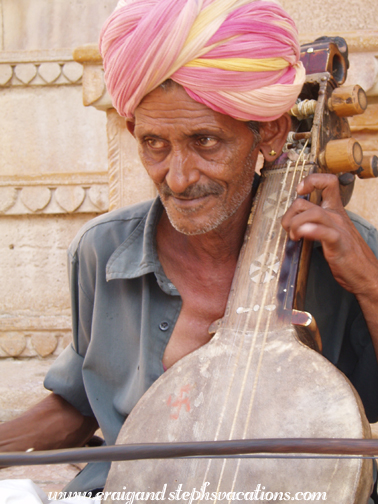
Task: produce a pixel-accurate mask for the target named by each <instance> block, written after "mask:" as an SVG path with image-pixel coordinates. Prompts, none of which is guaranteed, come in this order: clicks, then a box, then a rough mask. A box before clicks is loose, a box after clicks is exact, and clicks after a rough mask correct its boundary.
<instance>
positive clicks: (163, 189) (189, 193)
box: [159, 182, 224, 199]
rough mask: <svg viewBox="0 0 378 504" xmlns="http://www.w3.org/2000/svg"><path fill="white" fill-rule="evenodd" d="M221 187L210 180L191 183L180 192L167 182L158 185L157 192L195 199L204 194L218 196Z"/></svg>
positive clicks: (162, 194)
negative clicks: (206, 182)
mask: <svg viewBox="0 0 378 504" xmlns="http://www.w3.org/2000/svg"><path fill="white" fill-rule="evenodd" d="M223 190H224V189H223V187H222V186H221V185H219V184H217V183H216V182H210V183H209V184H207V185H199V184H193V185H191V186H189V187H187V188H186V189H185V191H183V192H181V193H176V192H174V191H172V189H171V188H170V187H169V186H168V185H167V184H160V185H159V193H160V195H161V196H165V197H169V196H173V197H175V198H181V199H196V198H203V197H204V196H209V195H211V194H213V195H215V196H219V195H220V194H222V193H223Z"/></svg>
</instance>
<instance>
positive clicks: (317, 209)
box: [282, 173, 378, 356]
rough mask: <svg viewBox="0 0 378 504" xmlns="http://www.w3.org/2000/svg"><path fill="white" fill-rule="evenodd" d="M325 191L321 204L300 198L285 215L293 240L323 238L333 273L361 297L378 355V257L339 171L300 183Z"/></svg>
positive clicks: (306, 190) (303, 189) (301, 189)
mask: <svg viewBox="0 0 378 504" xmlns="http://www.w3.org/2000/svg"><path fill="white" fill-rule="evenodd" d="M314 189H318V190H320V191H321V193H322V201H321V204H320V206H318V205H315V204H313V203H311V202H309V201H307V200H304V199H301V198H298V199H296V200H295V201H294V203H293V204H292V205H291V207H290V208H289V210H288V211H287V212H286V214H285V215H284V216H283V218H282V226H283V227H284V229H285V230H286V231H287V232H288V233H289V236H290V238H291V239H292V240H299V239H301V238H308V239H310V240H317V241H320V242H321V244H322V248H323V253H324V257H325V259H326V260H327V262H328V264H329V267H330V268H331V271H332V274H333V276H334V277H335V279H336V280H337V282H338V283H339V284H340V285H341V286H342V287H344V289H346V290H348V291H349V292H352V293H353V294H355V296H356V297H357V299H358V301H359V303H360V306H361V309H362V311H363V313H364V316H365V319H366V322H367V324H368V326H369V330H370V333H371V336H372V339H373V343H374V346H375V350H376V354H377V356H378V310H377V308H376V307H377V306H378V260H377V258H376V257H375V255H374V254H373V252H372V251H371V250H370V248H369V247H368V245H367V244H366V242H365V241H364V240H363V239H362V237H361V235H360V234H359V232H358V231H357V229H356V228H355V226H354V225H353V223H352V221H351V220H350V219H349V217H348V214H347V213H346V211H345V209H344V207H343V205H342V203H341V198H340V191H339V182H338V179H337V177H336V176H335V175H331V174H325V173H316V174H312V175H309V176H308V177H306V178H305V179H304V180H303V181H302V182H301V183H300V184H299V185H298V187H297V193H298V195H300V196H302V195H306V194H310V193H311V192H312V191H313V190H314Z"/></svg>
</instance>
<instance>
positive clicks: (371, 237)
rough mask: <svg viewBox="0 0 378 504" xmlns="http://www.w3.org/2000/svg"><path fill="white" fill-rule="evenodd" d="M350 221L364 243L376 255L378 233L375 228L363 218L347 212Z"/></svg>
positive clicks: (377, 251) (377, 252) (377, 250)
mask: <svg viewBox="0 0 378 504" xmlns="http://www.w3.org/2000/svg"><path fill="white" fill-rule="evenodd" d="M347 213H348V215H349V218H350V220H351V221H352V222H353V224H354V225H355V227H356V228H357V230H358V232H359V233H360V235H361V236H362V238H363V239H364V240H365V241H366V243H367V244H368V245H369V247H370V248H371V249H372V250H373V252H374V253H375V254H376V255H377V254H378V232H377V230H376V228H375V227H374V226H373V224H371V223H370V222H368V221H367V220H366V219H364V218H363V217H360V216H359V215H357V214H355V213H354V212H350V211H349V210H347Z"/></svg>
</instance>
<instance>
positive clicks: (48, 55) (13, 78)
mask: <svg viewBox="0 0 378 504" xmlns="http://www.w3.org/2000/svg"><path fill="white" fill-rule="evenodd" d="M0 54H1V64H0V87H3V88H4V87H5V88H8V87H26V86H61V85H80V84H81V82H82V76H83V67H82V66H81V65H80V64H79V63H77V62H76V61H74V60H73V58H72V55H71V53H70V52H69V51H66V50H55V51H11V52H9V51H2V52H1V53H0Z"/></svg>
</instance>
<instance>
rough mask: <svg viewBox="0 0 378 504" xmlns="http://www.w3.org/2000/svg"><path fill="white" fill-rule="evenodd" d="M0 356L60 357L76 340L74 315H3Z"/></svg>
mask: <svg viewBox="0 0 378 504" xmlns="http://www.w3.org/2000/svg"><path fill="white" fill-rule="evenodd" d="M0 321H1V329H0V359H1V358H9V357H17V358H30V357H42V358H45V357H51V356H55V357H56V356H58V355H59V354H60V353H61V352H62V351H63V350H64V348H66V346H67V345H69V343H70V342H71V341H72V331H71V317H70V316H69V315H59V316H54V315H50V316H43V315H40V316H37V315H36V316H34V317H33V316H27V315H25V316H14V317H13V316H0Z"/></svg>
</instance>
